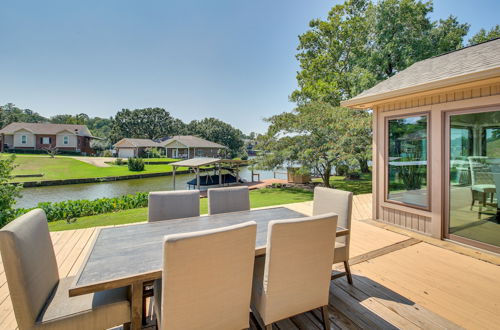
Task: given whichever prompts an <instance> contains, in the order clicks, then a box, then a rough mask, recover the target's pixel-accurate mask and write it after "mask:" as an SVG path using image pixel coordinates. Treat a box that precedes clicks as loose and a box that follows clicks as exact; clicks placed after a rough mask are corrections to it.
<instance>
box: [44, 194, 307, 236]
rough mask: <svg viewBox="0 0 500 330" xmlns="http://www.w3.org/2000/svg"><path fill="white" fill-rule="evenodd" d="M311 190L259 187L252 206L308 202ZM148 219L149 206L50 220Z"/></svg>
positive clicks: (79, 223) (84, 223) (92, 223)
mask: <svg viewBox="0 0 500 330" xmlns="http://www.w3.org/2000/svg"><path fill="white" fill-rule="evenodd" d="M312 197H313V194H312V192H311V191H306V190H299V189H274V188H273V189H258V190H252V191H250V207H252V208H255V207H264V206H273V205H281V204H290V203H298V202H306V201H310V200H312ZM207 203H208V200H207V199H206V198H203V199H200V213H201V214H207V213H208V204H207ZM146 220H147V208H139V209H132V210H125V211H119V212H114V213H105V214H99V215H93V216H88V217H81V218H78V219H77V220H76V222H74V223H71V224H68V223H67V222H66V221H64V220H60V221H53V222H49V229H50V230H51V231H60V230H69V229H81V228H89V227H98V226H109V225H121V224H126V223H134V222H141V221H146Z"/></svg>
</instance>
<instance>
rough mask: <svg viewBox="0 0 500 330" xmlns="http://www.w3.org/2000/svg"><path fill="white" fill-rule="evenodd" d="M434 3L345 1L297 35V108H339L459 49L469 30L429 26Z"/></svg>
mask: <svg viewBox="0 0 500 330" xmlns="http://www.w3.org/2000/svg"><path fill="white" fill-rule="evenodd" d="M431 12H432V2H422V1H416V0H381V1H378V2H376V3H373V2H370V1H368V0H348V1H346V2H344V3H343V4H340V5H336V6H334V7H333V8H332V9H331V10H330V12H329V14H328V17H327V18H326V20H320V19H316V20H312V21H311V22H310V23H309V26H310V30H308V31H306V32H305V33H304V34H302V35H301V36H299V46H298V48H297V50H298V51H299V52H298V54H297V59H298V60H299V62H300V71H299V72H298V73H297V82H298V85H299V88H298V89H297V90H295V91H293V93H292V94H291V96H290V99H291V100H292V101H294V102H297V104H299V105H301V104H305V103H307V102H309V101H325V102H328V103H330V104H332V105H334V106H338V105H339V104H340V102H341V101H342V100H345V99H348V98H351V97H353V96H356V95H357V94H359V93H360V92H362V91H363V90H365V89H367V88H370V87H372V86H373V85H375V84H376V83H377V82H379V81H382V80H384V79H386V78H388V77H390V76H392V75H394V74H395V73H397V72H399V71H401V70H404V69H405V68H407V67H408V66H410V65H411V64H413V63H415V62H417V61H420V60H423V59H425V58H428V57H431V56H435V55H439V54H442V53H444V52H448V51H451V50H455V49H458V48H460V47H462V40H463V37H464V36H465V35H466V34H467V32H468V29H469V25H468V24H461V23H459V22H458V21H457V19H456V18H455V17H452V16H450V17H449V18H447V19H446V20H440V21H438V22H433V21H431V20H430V18H429V14H430V13H431Z"/></svg>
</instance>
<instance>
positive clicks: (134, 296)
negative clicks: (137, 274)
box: [130, 281, 143, 330]
mask: <svg viewBox="0 0 500 330" xmlns="http://www.w3.org/2000/svg"><path fill="white" fill-rule="evenodd" d="M142 287H143V283H142V282H141V281H139V282H134V283H133V284H132V287H131V297H130V305H131V311H130V323H131V325H132V330H140V329H141V324H142Z"/></svg>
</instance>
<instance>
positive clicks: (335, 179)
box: [314, 173, 372, 195]
mask: <svg viewBox="0 0 500 330" xmlns="http://www.w3.org/2000/svg"><path fill="white" fill-rule="evenodd" d="M314 181H317V182H322V181H321V179H314ZM330 186H331V187H332V188H334V189H340V190H347V191H352V193H353V194H354V195H360V194H369V193H371V192H372V175H371V173H368V174H362V175H361V178H360V179H359V180H346V179H345V177H343V176H332V177H330Z"/></svg>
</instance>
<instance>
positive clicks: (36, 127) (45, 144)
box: [0, 123, 94, 155]
mask: <svg viewBox="0 0 500 330" xmlns="http://www.w3.org/2000/svg"><path fill="white" fill-rule="evenodd" d="M93 138H94V137H93V136H92V133H91V132H90V131H89V129H88V128H87V126H85V125H69V124H48V123H11V124H9V125H7V126H5V127H4V128H2V129H1V130H0V141H1V144H0V146H1V147H0V151H2V152H3V151H5V150H6V149H9V150H11V151H16V149H17V150H22V151H26V150H46V149H48V148H57V149H58V150H61V151H72V152H80V153H82V154H84V155H85V154H92V153H93V152H94V151H93V150H92V148H91V147H90V141H91V140H92V139H93Z"/></svg>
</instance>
